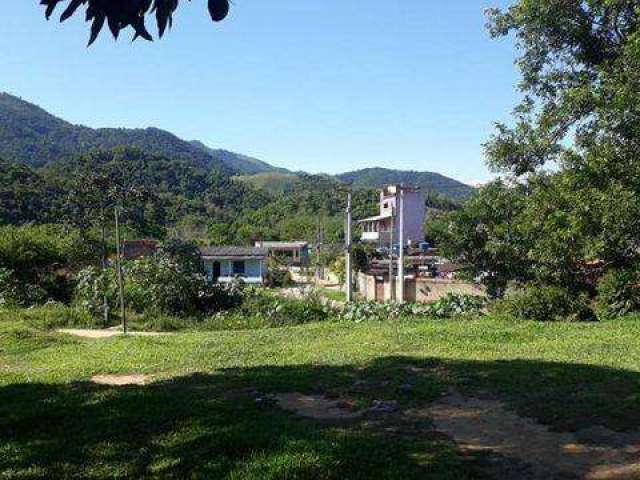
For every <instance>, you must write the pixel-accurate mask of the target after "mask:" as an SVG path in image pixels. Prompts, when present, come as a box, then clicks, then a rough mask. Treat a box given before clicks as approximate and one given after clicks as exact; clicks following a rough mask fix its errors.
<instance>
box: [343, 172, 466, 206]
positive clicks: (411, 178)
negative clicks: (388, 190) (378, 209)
mask: <svg viewBox="0 0 640 480" xmlns="http://www.w3.org/2000/svg"><path fill="white" fill-rule="evenodd" d="M338 178H339V179H340V180H341V181H343V182H346V183H350V184H352V185H353V186H354V187H356V188H379V187H382V186H384V185H391V184H394V183H405V184H407V185H414V186H417V187H420V188H422V189H423V190H425V191H426V192H429V193H437V194H439V195H443V196H445V197H449V198H453V199H456V200H462V199H465V198H467V197H469V196H470V195H471V194H472V193H473V191H474V189H473V187H471V186H469V185H467V184H464V183H462V182H459V181H457V180H454V179H452V178H449V177H445V176H444V175H441V174H439V173H433V172H416V171H410V170H391V169H387V168H377V167H376V168H365V169H363V170H356V171H353V172H347V173H342V174H340V175H338Z"/></svg>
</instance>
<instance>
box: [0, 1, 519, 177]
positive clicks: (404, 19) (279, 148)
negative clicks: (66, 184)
mask: <svg viewBox="0 0 640 480" xmlns="http://www.w3.org/2000/svg"><path fill="white" fill-rule="evenodd" d="M4 3H6V5H3V13H4V14H5V15H4V19H3V21H2V22H1V23H0V52H1V54H0V90H5V91H8V92H9V93H12V94H15V95H19V96H21V97H23V98H25V99H27V100H30V101H33V102H35V103H37V104H39V105H41V106H42V107H43V108H45V109H47V110H49V111H51V112H52V113H54V114H56V115H59V116H61V117H63V118H65V119H67V120H69V121H71V122H73V123H80V124H85V125H88V126H91V127H146V126H157V127H160V128H164V129H167V130H169V131H171V132H173V133H175V134H176V135H178V136H180V137H182V138H185V139H199V140H202V141H203V142H205V143H207V144H208V145H210V146H212V147H221V148H227V149H230V150H234V151H237V152H241V153H245V154H248V155H253V156H256V157H259V158H261V159H263V160H265V161H268V162H270V163H273V164H274V165H278V166H282V167H286V168H290V169H302V170H307V171H310V172H328V173H335V172H341V171H346V170H352V169H357V168H364V167H368V166H383V167H388V168H399V169H415V170H429V171H437V172H441V173H443V174H446V175H449V176H452V177H454V178H458V179H460V180H463V181H472V180H484V179H487V178H488V177H489V175H490V174H489V172H488V171H487V169H486V167H485V165H484V159H483V153H482V146H481V145H482V143H483V142H484V141H485V140H486V139H487V137H488V135H489V134H490V133H491V131H492V122H494V121H496V120H506V119H508V118H509V112H510V111H511V109H512V108H513V106H514V105H515V102H516V100H517V98H518V97H517V92H516V89H515V86H516V83H517V72H516V70H515V67H514V65H513V60H514V58H515V52H514V50H513V45H512V44H511V41H510V40H500V41H496V40H491V39H490V38H489V37H488V34H487V33H486V31H485V28H484V24H485V18H484V9H485V8H487V7H490V6H505V5H506V4H508V1H507V0H456V1H451V0H449V1H445V0H395V1H394V0H366V1H363V0H273V1H271V0H270V1H266V0H234V6H233V9H232V13H231V16H230V17H229V18H228V19H227V20H226V21H225V22H223V23H220V24H213V23H211V21H210V20H209V17H208V14H207V10H206V0H193V1H192V2H185V1H183V2H181V3H182V6H181V8H180V9H179V11H178V13H177V15H176V17H175V22H174V28H173V30H172V31H170V32H169V33H168V35H166V36H165V38H164V39H162V40H160V41H156V42H154V43H153V44H149V43H147V42H145V41H140V40H139V41H136V42H135V43H134V44H131V43H130V42H129V38H130V33H129V32H123V33H125V35H124V36H121V38H120V40H119V41H118V42H117V43H116V42H114V41H113V39H112V38H111V37H110V35H108V30H107V29H106V28H105V30H104V32H103V33H102V35H101V37H100V38H99V40H98V41H97V42H96V44H94V46H93V47H91V48H90V49H86V48H85V44H86V41H87V38H88V26H87V25H86V24H85V23H84V22H83V18H80V16H78V18H73V19H71V20H69V21H67V22H66V23H64V24H62V25H61V24H59V23H58V22H57V20H56V21H53V20H52V21H50V22H49V23H47V22H46V20H45V19H44V16H43V11H42V8H41V7H40V6H39V5H38V3H39V2H38V1H37V0H11V1H6V0H5V1H4ZM268 5H273V6H272V7H269V6H268ZM58 13H59V12H58ZM152 26H153V27H154V28H153V32H154V33H155V22H154V24H153V25H152ZM150 30H151V29H150ZM154 36H155V35H154Z"/></svg>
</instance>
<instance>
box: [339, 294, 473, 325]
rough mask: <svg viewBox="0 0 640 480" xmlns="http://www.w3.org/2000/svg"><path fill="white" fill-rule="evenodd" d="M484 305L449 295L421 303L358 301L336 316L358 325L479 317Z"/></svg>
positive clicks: (471, 298)
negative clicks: (413, 318) (424, 318)
mask: <svg viewBox="0 0 640 480" xmlns="http://www.w3.org/2000/svg"><path fill="white" fill-rule="evenodd" d="M485 306H486V299H485V298H484V297H479V296H474V295H460V294H454V293H449V294H447V295H446V296H444V297H442V298H441V299H439V300H437V301H435V302H431V303H425V304H417V303H406V304H402V305H399V304H397V303H374V302H359V303H349V304H345V305H343V306H342V307H341V308H340V310H339V312H338V316H339V318H340V319H341V320H347V321H355V322H361V321H364V320H378V321H384V320H392V319H395V318H400V317H404V318H409V317H430V318H440V319H444V318H453V317H458V316H472V315H479V314H481V313H482V312H483V310H484V308H485Z"/></svg>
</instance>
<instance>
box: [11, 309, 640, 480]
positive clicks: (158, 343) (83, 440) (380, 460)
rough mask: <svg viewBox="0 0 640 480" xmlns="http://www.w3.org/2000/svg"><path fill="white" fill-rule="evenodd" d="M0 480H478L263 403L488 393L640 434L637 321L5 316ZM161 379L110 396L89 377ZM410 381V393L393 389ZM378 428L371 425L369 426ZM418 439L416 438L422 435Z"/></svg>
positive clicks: (423, 400)
mask: <svg viewBox="0 0 640 480" xmlns="http://www.w3.org/2000/svg"><path fill="white" fill-rule="evenodd" d="M0 335H1V336H0V373H1V375H0V425H1V426H2V427H3V428H0V476H1V475H2V474H4V476H6V477H8V478H12V477H18V476H29V475H31V476H32V477H39V476H40V477H44V476H46V474H49V475H52V474H54V475H55V476H59V477H60V476H70V475H72V474H78V473H79V472H82V474H83V475H86V476H89V477H91V476H93V477H96V478H100V477H104V476H121V477H124V476H127V475H130V476H151V477H154V476H156V477H163V478H165V477H175V478H182V477H184V476H191V477H195V478H256V479H257V478H327V479H328V478H336V479H338V478H363V479H364V478H403V479H411V478H424V477H425V475H426V477H427V478H476V476H475V473H474V467H473V464H472V463H469V462H468V461H465V460H464V459H462V458H461V457H459V456H458V455H457V454H456V452H455V451H454V450H453V449H452V447H451V446H449V445H448V444H447V443H444V442H442V441H441V440H440V439H439V438H438V437H434V436H433V435H425V434H424V432H428V431H429V428H428V425H425V426H424V428H422V429H419V432H418V433H417V434H416V433H415V432H413V433H412V430H411V429H410V428H407V429H404V430H401V432H403V433H395V434H394V433H388V432H386V431H385V430H384V429H382V428H376V427H375V422H374V424H367V423H354V424H347V425H330V424H329V425H327V424H322V423H318V422H313V421H311V420H304V419H300V418H297V417H295V416H293V415H289V414H286V413H284V412H281V411H279V410H278V409H277V408H275V407H274V406H273V405H270V404H269V403H268V402H266V404H264V403H257V402H256V401H255V400H254V398H253V397H252V396H250V395H247V394H246V391H247V389H257V390H259V391H260V392H267V393H268V392H278V391H280V392H290V391H301V392H309V393H311V392H321V393H333V394H336V395H342V396H349V397H352V398H355V399H356V400H357V401H358V402H360V403H361V404H362V405H370V403H371V401H372V400H373V399H398V400H400V402H401V405H402V406H403V407H410V406H422V405H427V404H428V402H430V401H432V400H434V399H436V398H437V397H438V396H439V395H441V394H442V392H443V391H445V390H446V388H447V387H449V386H456V387H457V388H459V389H461V390H469V391H475V390H479V389H482V390H488V391H490V392H491V393H492V394H494V395H497V396H500V397H501V398H504V399H505V400H506V401H507V402H509V403H510V405H512V406H513V407H514V408H516V409H517V410H518V411H519V412H520V413H522V414H525V415H529V416H533V417H535V418H537V419H539V420H540V421H543V422H545V423H548V424H550V425H552V426H553V427H554V428H557V429H561V430H570V429H577V428H581V427H583V426H586V425H597V424H602V425H605V426H609V427H611V428H615V429H625V428H627V429H629V428H636V427H639V426H640V394H638V392H639V391H640V346H639V345H640V342H638V339H640V319H638V318H636V319H628V320H624V321H619V322H615V323H613V322H612V323H602V324H539V323H511V322H506V321H500V320H488V319H487V320H482V321H474V322H469V321H467V322H456V321H449V322H435V321H425V322H410V323H405V324H403V325H401V326H398V324H377V323H365V324H359V325H348V324H335V323H326V324H322V325H319V324H313V325H307V326H304V327H296V328H282V329H270V330H258V331H251V332H217V333H185V334H176V335H171V336H166V337H153V338H116V339H108V340H81V339H75V338H71V337H66V336H62V335H58V334H52V333H46V332H40V331H37V330H34V329H33V328H30V327H28V326H26V325H25V324H23V323H19V322H18V323H16V322H15V321H12V318H10V315H6V314H5V316H4V318H2V315H0ZM117 372H122V373H132V372H143V373H150V374H155V375H156V379H157V382H156V383H154V384H153V385H151V386H146V387H127V388H110V387H98V386H95V385H92V384H90V383H88V382H86V380H88V379H89V378H90V377H91V376H92V375H94V374H98V373H117ZM406 383H411V384H413V385H414V389H413V390H412V391H411V392H410V393H404V394H400V393H399V392H400V390H399V388H398V387H399V386H400V385H403V384H406ZM372 425H373V426H372ZM411 428H415V425H414V426H413V427H411Z"/></svg>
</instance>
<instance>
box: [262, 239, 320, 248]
mask: <svg viewBox="0 0 640 480" xmlns="http://www.w3.org/2000/svg"><path fill="white" fill-rule="evenodd" d="M256 245H259V246H260V247H262V248H304V247H308V246H309V242H304V241H300V242H256Z"/></svg>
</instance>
